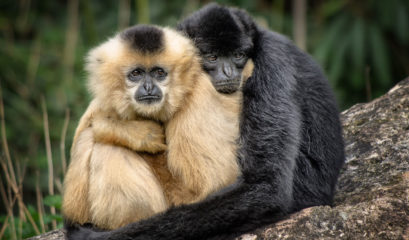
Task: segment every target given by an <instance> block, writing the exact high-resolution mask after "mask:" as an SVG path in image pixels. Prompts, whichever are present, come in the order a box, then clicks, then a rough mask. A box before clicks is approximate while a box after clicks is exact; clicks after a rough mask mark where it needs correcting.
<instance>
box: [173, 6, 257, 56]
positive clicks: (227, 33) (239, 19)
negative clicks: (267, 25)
mask: <svg viewBox="0 0 409 240" xmlns="http://www.w3.org/2000/svg"><path fill="white" fill-rule="evenodd" d="M177 28H178V30H179V31H183V32H184V33H185V34H187V36H188V37H189V38H191V39H193V41H194V42H195V44H196V46H197V47H198V48H199V49H200V50H201V51H202V52H217V53H221V54H223V53H231V52H232V51H235V50H237V49H241V48H243V47H248V48H251V47H252V44H253V42H254V37H255V33H256V25H255V23H254V22H253V20H252V19H251V17H250V16H249V15H248V14H247V13H246V12H245V11H244V10H240V9H236V8H228V7H223V6H220V5H218V4H214V3H213V4H209V5H207V6H206V7H204V8H202V9H201V10H199V11H197V12H195V13H194V14H192V15H191V16H189V17H187V18H186V19H184V20H183V21H182V22H181V23H179V25H178V27H177Z"/></svg>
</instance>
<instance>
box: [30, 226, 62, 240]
mask: <svg viewBox="0 0 409 240" xmlns="http://www.w3.org/2000/svg"><path fill="white" fill-rule="evenodd" d="M28 240H65V231H64V230H63V229H57V230H53V231H50V232H48V233H44V234H42V235H39V236H36V237H32V238H29V239H28Z"/></svg>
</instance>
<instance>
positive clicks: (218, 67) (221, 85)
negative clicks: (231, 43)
mask: <svg viewBox="0 0 409 240" xmlns="http://www.w3.org/2000/svg"><path fill="white" fill-rule="evenodd" d="M202 58H203V68H204V70H205V71H206V72H207V73H208V74H209V75H210V76H211V80H212V84H213V86H214V87H215V88H216V90H217V91H218V92H220V93H225V94H231V93H234V92H236V91H238V90H239V89H240V86H241V82H242V80H243V77H242V72H243V69H244V67H245V66H246V63H247V61H248V59H249V58H248V57H247V55H246V53H245V52H244V51H235V52H233V53H231V54H228V55H218V54H217V53H205V54H202Z"/></svg>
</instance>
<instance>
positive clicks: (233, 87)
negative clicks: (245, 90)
mask: <svg viewBox="0 0 409 240" xmlns="http://www.w3.org/2000/svg"><path fill="white" fill-rule="evenodd" d="M214 88H215V89H216V90H217V91H218V92H219V93H224V94H231V93H235V92H236V91H237V90H239V86H238V85H237V84H218V85H215V86H214Z"/></svg>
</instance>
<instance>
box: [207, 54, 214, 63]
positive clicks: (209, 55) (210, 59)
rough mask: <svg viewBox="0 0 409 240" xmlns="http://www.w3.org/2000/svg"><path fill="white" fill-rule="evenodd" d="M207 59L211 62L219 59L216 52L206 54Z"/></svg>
mask: <svg viewBox="0 0 409 240" xmlns="http://www.w3.org/2000/svg"><path fill="white" fill-rule="evenodd" d="M205 58H206V60H207V61H209V62H214V61H216V60H217V55H215V54H208V55H206V56H205Z"/></svg>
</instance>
